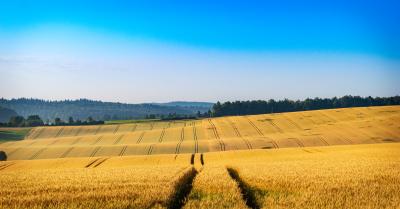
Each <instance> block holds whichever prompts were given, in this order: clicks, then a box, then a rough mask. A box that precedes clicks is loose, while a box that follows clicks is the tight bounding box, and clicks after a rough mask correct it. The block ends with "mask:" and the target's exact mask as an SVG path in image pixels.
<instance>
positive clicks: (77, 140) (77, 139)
mask: <svg viewBox="0 0 400 209" xmlns="http://www.w3.org/2000/svg"><path fill="white" fill-rule="evenodd" d="M81 139H82V137H78V138H76V139H75V141H73V142H72V143H71V144H70V145H75V144H76V143H78V142H79V141H80V140H81Z"/></svg>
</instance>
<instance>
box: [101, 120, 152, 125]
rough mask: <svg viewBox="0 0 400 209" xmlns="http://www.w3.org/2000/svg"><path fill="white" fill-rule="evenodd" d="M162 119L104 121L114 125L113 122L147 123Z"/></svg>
mask: <svg viewBox="0 0 400 209" xmlns="http://www.w3.org/2000/svg"><path fill="white" fill-rule="evenodd" d="M159 120H160V119H137V120H107V121H104V123H105V124H108V125H112V124H125V123H146V122H153V121H159Z"/></svg>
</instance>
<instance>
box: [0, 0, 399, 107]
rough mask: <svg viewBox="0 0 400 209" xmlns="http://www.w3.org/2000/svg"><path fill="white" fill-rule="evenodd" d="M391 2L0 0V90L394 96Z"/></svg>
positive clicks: (130, 98)
mask: <svg viewBox="0 0 400 209" xmlns="http://www.w3.org/2000/svg"><path fill="white" fill-rule="evenodd" d="M399 10H400V3H398V2H396V1H332V2H326V1H324V2H322V1H246V2H244V1H218V2H216V1H197V2H195V1H191V2H188V1H151V3H150V1H84V2H83V1H73V0H72V1H18V0H16V1H7V0H6V1H2V2H0V46H1V47H0V73H1V74H2V75H3V76H1V78H0V97H6V98H12V97H35V98H44V99H65V98H66V99H76V98H89V99H101V100H107V101H121V102H132V103H138V102H162V101H172V100H190V101H218V100H220V101H226V100H247V99H268V98H275V99H280V98H291V99H303V98H305V97H316V96H319V97H331V96H342V95H345V94H352V95H362V96H366V95H372V96H390V95H396V94H399V93H400V85H399V84H398V83H400V82H399V79H398V78H400V68H399V67H400V63H399V61H400V38H399V37H400V27H399V26H398V25H399V22H400V13H399V12H398V11H399ZM10 86H13V87H12V88H10Z"/></svg>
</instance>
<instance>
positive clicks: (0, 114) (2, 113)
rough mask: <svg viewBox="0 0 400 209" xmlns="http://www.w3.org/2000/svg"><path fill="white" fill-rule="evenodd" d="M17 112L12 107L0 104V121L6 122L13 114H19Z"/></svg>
mask: <svg viewBox="0 0 400 209" xmlns="http://www.w3.org/2000/svg"><path fill="white" fill-rule="evenodd" d="M17 115H18V114H17V112H15V111H14V110H12V109H9V108H5V107H1V106H0V123H6V122H8V121H10V118H11V117H12V116H17Z"/></svg>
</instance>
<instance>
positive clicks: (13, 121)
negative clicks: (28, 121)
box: [9, 116, 25, 127]
mask: <svg viewBox="0 0 400 209" xmlns="http://www.w3.org/2000/svg"><path fill="white" fill-rule="evenodd" d="M24 122H25V118H24V117H22V116H12V117H11V118H10V122H9V124H10V126H12V127H22V126H24Z"/></svg>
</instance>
